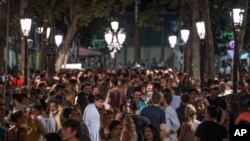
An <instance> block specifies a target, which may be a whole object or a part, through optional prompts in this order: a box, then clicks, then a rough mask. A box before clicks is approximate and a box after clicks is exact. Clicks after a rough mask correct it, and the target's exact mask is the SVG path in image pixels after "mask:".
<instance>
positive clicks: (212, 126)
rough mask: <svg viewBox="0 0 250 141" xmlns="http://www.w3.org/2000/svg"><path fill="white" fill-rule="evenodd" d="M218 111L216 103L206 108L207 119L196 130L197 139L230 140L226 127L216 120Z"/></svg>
mask: <svg viewBox="0 0 250 141" xmlns="http://www.w3.org/2000/svg"><path fill="white" fill-rule="evenodd" d="M217 114H218V111H217V108H216V107H215V106H214V105H209V106H208V107H207V109H206V119H207V120H206V121H204V122H203V123H201V124H200V125H199V126H198V127H197V130H196V132H195V136H196V141H228V136H227V131H226V128H225V127H224V126H222V125H220V124H219V123H217V122H216V117H217Z"/></svg>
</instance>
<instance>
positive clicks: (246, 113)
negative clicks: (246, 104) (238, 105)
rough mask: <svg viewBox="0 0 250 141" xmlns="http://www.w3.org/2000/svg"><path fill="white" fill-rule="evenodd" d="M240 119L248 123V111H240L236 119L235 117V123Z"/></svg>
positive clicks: (249, 120)
mask: <svg viewBox="0 0 250 141" xmlns="http://www.w3.org/2000/svg"><path fill="white" fill-rule="evenodd" d="M240 121H246V122H249V123H250V112H244V113H241V114H240V115H239V116H238V117H237V119H236V123H239V122H240Z"/></svg>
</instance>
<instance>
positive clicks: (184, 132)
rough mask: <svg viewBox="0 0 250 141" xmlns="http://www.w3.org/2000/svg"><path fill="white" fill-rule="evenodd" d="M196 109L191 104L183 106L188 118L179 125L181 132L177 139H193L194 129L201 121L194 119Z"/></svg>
mask: <svg viewBox="0 0 250 141" xmlns="http://www.w3.org/2000/svg"><path fill="white" fill-rule="evenodd" d="M196 113H197V112H196V109H195V107H194V106H193V105H192V104H188V105H187V106H186V108H185V116H186V118H187V119H188V120H187V121H186V122H184V123H183V124H182V126H181V133H180V136H179V141H194V140H195V131H196V129H197V127H198V125H199V124H200V123H201V122H200V121H198V120H196Z"/></svg>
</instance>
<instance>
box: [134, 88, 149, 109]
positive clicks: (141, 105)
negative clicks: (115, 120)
mask: <svg viewBox="0 0 250 141" xmlns="http://www.w3.org/2000/svg"><path fill="white" fill-rule="evenodd" d="M133 98H134V100H135V101H136V104H137V105H138V110H139V113H141V111H142V110H143V109H144V108H145V107H147V106H148V105H147V104H146V103H145V102H144V101H143V100H142V91H141V87H135V88H134V91H133Z"/></svg>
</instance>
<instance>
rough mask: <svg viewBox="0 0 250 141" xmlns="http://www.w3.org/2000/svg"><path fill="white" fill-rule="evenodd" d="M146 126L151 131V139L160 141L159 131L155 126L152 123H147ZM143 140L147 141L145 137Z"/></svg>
mask: <svg viewBox="0 0 250 141" xmlns="http://www.w3.org/2000/svg"><path fill="white" fill-rule="evenodd" d="M146 128H149V129H151V131H152V133H153V141H160V140H161V137H160V132H159V130H158V128H157V127H155V126H154V125H153V124H149V125H148V126H146ZM146 128H145V129H146ZM144 138H145V130H144ZM145 141H147V139H146V138H145Z"/></svg>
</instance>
